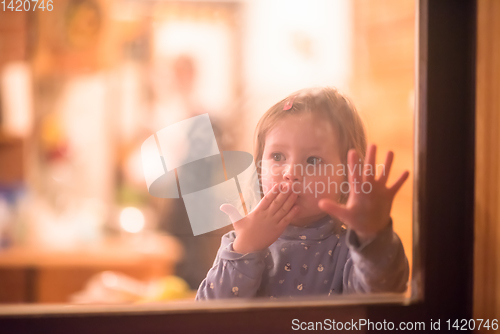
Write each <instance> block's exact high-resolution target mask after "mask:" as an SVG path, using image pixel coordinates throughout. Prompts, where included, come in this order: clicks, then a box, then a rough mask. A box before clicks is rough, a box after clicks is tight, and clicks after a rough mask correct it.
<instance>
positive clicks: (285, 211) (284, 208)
mask: <svg viewBox="0 0 500 334" xmlns="http://www.w3.org/2000/svg"><path fill="white" fill-rule="evenodd" d="M296 200H297V194H295V193H293V194H291V195H290V196H288V198H287V199H286V201H285V202H284V203H283V205H282V206H281V208H280V209H279V210H278V211H277V212H276V213H275V215H274V216H273V218H275V219H276V221H277V222H278V223H279V221H280V220H281V219H282V218H283V217H284V216H285V215H287V214H288V212H289V211H290V210H291V209H292V207H293V205H294V204H295V201H296Z"/></svg>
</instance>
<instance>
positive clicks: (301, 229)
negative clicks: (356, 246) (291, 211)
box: [280, 215, 345, 240]
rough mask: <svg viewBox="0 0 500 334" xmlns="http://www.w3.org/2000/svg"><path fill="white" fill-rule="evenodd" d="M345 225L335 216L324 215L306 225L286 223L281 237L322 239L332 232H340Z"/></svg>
mask: <svg viewBox="0 0 500 334" xmlns="http://www.w3.org/2000/svg"><path fill="white" fill-rule="evenodd" d="M344 230H345V226H344V225H343V224H342V223H341V222H340V221H338V220H337V219H335V218H332V217H330V216H328V215H327V216H325V217H323V218H320V219H319V220H317V221H315V222H313V223H311V224H309V225H307V226H293V225H288V226H287V227H286V229H285V231H283V233H282V234H281V236H280V238H281V239H297V240H323V239H326V238H328V237H329V236H331V235H332V234H340V233H341V232H343V231H344Z"/></svg>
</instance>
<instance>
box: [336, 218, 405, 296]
mask: <svg viewBox="0 0 500 334" xmlns="http://www.w3.org/2000/svg"><path fill="white" fill-rule="evenodd" d="M346 240H347V246H348V247H349V249H350V258H348V260H347V262H346V265H345V268H344V277H343V291H344V293H376V292H404V291H406V286H407V282H408V277H409V272H410V270H409V265H408V259H407V258H406V255H405V252H404V248H403V244H402V243H401V240H400V239H399V237H398V235H397V234H396V233H395V232H394V230H393V228H392V219H391V222H390V224H389V225H388V226H387V227H386V228H384V229H383V230H382V231H380V232H379V233H378V234H377V235H376V236H375V237H374V238H373V239H371V240H368V241H366V242H365V243H363V244H360V242H359V239H358V236H357V235H356V233H355V232H354V231H353V230H350V229H348V230H347V236H346Z"/></svg>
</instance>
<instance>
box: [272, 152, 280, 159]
mask: <svg viewBox="0 0 500 334" xmlns="http://www.w3.org/2000/svg"><path fill="white" fill-rule="evenodd" d="M271 157H272V158H273V160H274V161H281V158H282V155H281V153H272V154H271Z"/></svg>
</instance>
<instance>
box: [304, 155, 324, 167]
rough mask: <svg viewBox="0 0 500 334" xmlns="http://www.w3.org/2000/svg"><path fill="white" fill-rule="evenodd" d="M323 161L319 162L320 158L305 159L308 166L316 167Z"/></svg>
mask: <svg viewBox="0 0 500 334" xmlns="http://www.w3.org/2000/svg"><path fill="white" fill-rule="evenodd" d="M322 161H323V160H321V158H317V157H309V158H308V159H307V163H308V164H311V165H317V164H319V163H321V162H322Z"/></svg>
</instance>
